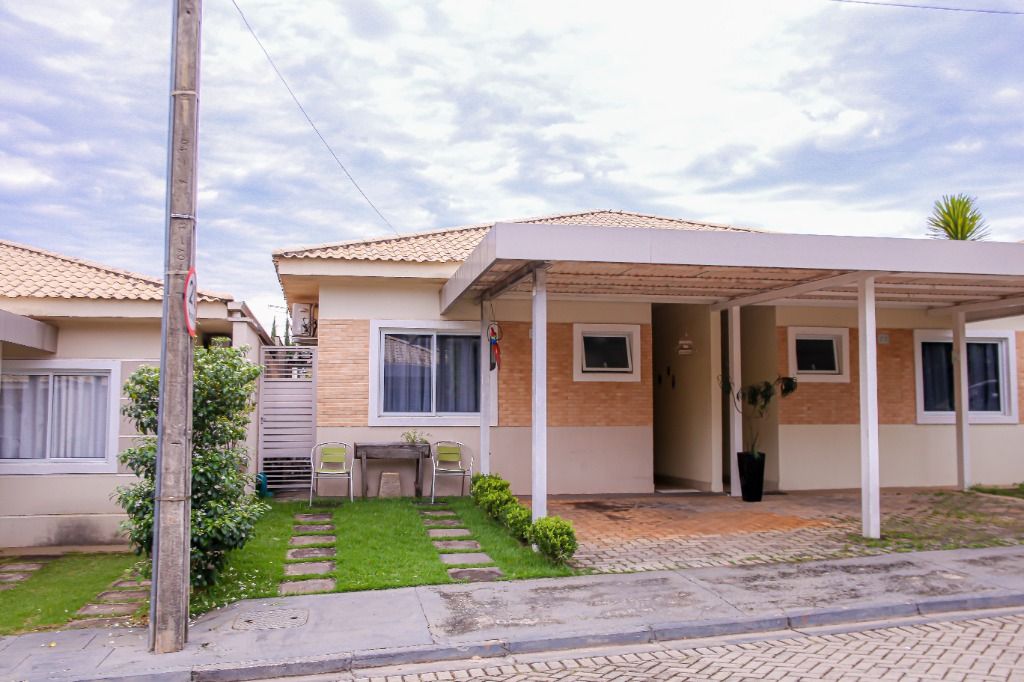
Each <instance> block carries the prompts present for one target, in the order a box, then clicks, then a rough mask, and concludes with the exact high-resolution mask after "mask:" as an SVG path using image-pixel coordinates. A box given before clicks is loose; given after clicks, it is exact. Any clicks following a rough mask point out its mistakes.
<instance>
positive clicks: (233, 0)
mask: <svg viewBox="0 0 1024 682" xmlns="http://www.w3.org/2000/svg"><path fill="white" fill-rule="evenodd" d="M231 4H232V5H234V6H235V9H236V10H238V16H240V17H242V23H244V24H245V27H246V28H247V29H249V33H250V34H252V37H253V40H255V41H256V44H257V45H259V46H260V49H261V50H263V54H264V56H266V58H267V61H268V62H270V67H271V68H272V69H274V73H276V74H277V77H278V78H279V79H280V80H281V83H282V84H283V85H284V87H285V90H287V91H288V94H289V95H291V96H292V100H293V101H294V102H295V106H297V107H298V108H299V111H301V112H302V115H303V116H305V117H306V121H307V122H308V123H309V125H310V127H311V128H312V129H313V132H314V133H316V136H317V137H319V138H320V141H321V142H323V143H324V147H326V148H327V151H328V152H330V154H331V156H333V157H334V161H335V162H336V163H337V164H338V168H340V169H341V170H342V171H344V173H345V175H346V176H348V179H349V181H350V182H351V183H352V186H353V187H355V188H356V190H358V191H359V193H360V194H361V195H362V196H363V199H365V200H366V203H368V204H369V205H370V208H372V209H373V210H374V212H375V213H376V214H377V215H378V216H380V219H381V220H383V221H384V224H385V225H387V226H388V227H390V228H391V231H392V232H394V233H395V234H399V232H398V230H396V229H395V226H394V225H392V224H391V221H389V220H388V219H387V218H385V217H384V214H383V213H381V212H380V209H379V208H377V206H376V204H374V203H373V202H372V201H370V197H368V196H366V192H364V191H363V188H362V187H360V186H359V183H358V182H356V179H355V178H354V177H352V174H351V173H349V172H348V168H345V164H343V163H342V162H341V159H340V158H338V155H337V154H335V153H334V150H333V149H332V148H331V145H330V144H329V143H328V142H327V140H326V139H325V138H324V136H323V134H322V133H321V132H320V129H319V128H317V127H316V123H313V119H312V118H310V116H309V114H308V113H306V108H305V107H304V106H302V102H300V101H299V98H298V97H296V96H295V92H294V91H293V90H292V88H291V86H290V85H288V81H287V80H285V77H284V74H282V73H281V70H280V69H278V68H277V64H275V63H274V58H273V57H271V56H270V52H269V51H267V48H266V47H265V46H264V45H263V41H261V40H260V38H259V36H257V35H256V31H254V30H253V28H252V25H251V24H250V23H249V20H248V19H246V17H245V12H243V11H242V8H241V7H239V6H238V2H236V0H231Z"/></svg>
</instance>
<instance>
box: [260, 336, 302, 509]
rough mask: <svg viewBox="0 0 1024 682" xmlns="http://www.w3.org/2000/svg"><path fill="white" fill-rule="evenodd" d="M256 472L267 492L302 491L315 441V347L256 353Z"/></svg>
mask: <svg viewBox="0 0 1024 682" xmlns="http://www.w3.org/2000/svg"><path fill="white" fill-rule="evenodd" d="M260 364H262V365H263V375H262V377H261V378H260V471H263V472H264V473H265V474H266V476H267V487H269V488H270V489H271V490H288V489H308V488H309V479H310V466H309V452H310V450H312V448H313V445H314V444H315V443H316V440H315V439H316V348H312V347H309V346H266V347H264V348H263V349H262V351H261V352H260Z"/></svg>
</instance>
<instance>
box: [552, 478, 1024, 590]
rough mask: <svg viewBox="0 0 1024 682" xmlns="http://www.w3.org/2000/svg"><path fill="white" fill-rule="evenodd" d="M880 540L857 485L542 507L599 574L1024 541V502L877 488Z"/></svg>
mask: <svg viewBox="0 0 1024 682" xmlns="http://www.w3.org/2000/svg"><path fill="white" fill-rule="evenodd" d="M881 506H882V522H883V527H882V530H883V534H886V535H888V536H889V537H891V538H895V539H893V540H890V541H888V542H886V543H865V542H863V541H861V540H859V539H858V537H859V535H860V532H861V522H860V495H859V493H857V492H853V491H834V492H819V491H815V492H807V493H801V492H796V493H787V494H785V495H766V496H765V498H764V500H763V501H762V502H759V503H755V504H752V503H745V502H743V501H741V500H739V499H738V498H733V497H728V496H725V495H693V494H690V495H666V494H655V495H637V496H628V497H578V498H555V499H553V500H551V501H549V503H548V510H549V511H550V513H552V514H557V515H558V516H562V517H564V518H567V519H569V520H571V521H572V522H573V525H574V527H575V528H576V533H577V536H578V539H579V543H580V547H579V550H578V551H577V553H576V556H575V558H574V563H575V564H576V565H577V566H579V567H580V568H586V569H590V570H594V571H599V572H602V573H619V572H634V571H656V570H665V569H679V568H701V567H706V566H736V565H739V566H742V565H754V564H769V563H779V562H791V561H807V560H816V559H835V558H842V557H851V556H873V555H877V554H884V553H887V552H891V551H893V550H894V549H904V550H906V549H926V550H927V549H947V548H952V547H971V546H979V545H981V546H983V545H991V544H995V543H1005V544H1019V543H1022V542H1024V501H1021V500H1017V499H1011V498H999V497H994V496H990V495H977V494H966V495H965V494H963V493H955V492H936V491H934V490H930V491H914V490H902V491H897V490H888V491H883V493H882V500H881Z"/></svg>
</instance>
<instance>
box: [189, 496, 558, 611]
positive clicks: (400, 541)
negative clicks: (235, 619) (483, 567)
mask: <svg viewBox="0 0 1024 682" xmlns="http://www.w3.org/2000/svg"><path fill="white" fill-rule="evenodd" d="M446 506H447V507H449V508H451V509H452V510H453V511H455V512H456V513H457V514H458V515H459V517H460V518H461V519H462V521H463V522H464V523H465V525H466V528H468V529H469V530H470V532H471V533H472V539H475V540H477V541H478V542H479V543H480V545H481V547H482V549H483V551H484V552H486V553H487V554H489V555H490V556H491V558H492V559H494V561H495V563H496V564H497V565H498V566H499V567H500V568H501V570H502V571H503V572H504V573H505V575H506V576H507V577H508V578H510V579H521V578H542V577H552V576H564V575H572V574H573V573H574V571H573V570H572V569H570V568H568V567H565V566H556V565H553V564H552V563H551V562H549V561H548V560H547V559H545V558H544V557H542V556H540V555H538V554H535V553H534V552H533V551H532V550H531V549H530V548H529V547H526V546H524V545H522V544H521V543H519V542H518V541H516V540H515V539H514V538H513V537H512V536H510V535H509V534H508V531H506V530H505V528H504V527H502V526H500V525H499V524H497V523H495V522H494V521H493V520H491V519H490V518H488V517H487V516H486V515H485V514H484V513H483V512H482V511H481V510H480V509H479V508H477V507H476V505H475V504H473V501H472V500H471V499H469V498H450V499H448V500H443V501H442V500H439V502H438V504H437V505H436V507H435V508H444V507H446ZM421 508H424V507H420V506H417V505H416V504H414V501H413V500H411V499H408V498H403V499H387V500H380V499H369V500H356V501H355V502H354V503H350V502H348V500H340V499H319V500H317V501H316V505H315V506H314V507H313V508H312V509H310V508H309V506H308V505H307V504H305V503H303V502H280V501H274V502H273V503H272V504H271V511H270V512H269V513H267V514H266V515H265V516H264V517H263V518H262V519H260V521H259V523H258V525H257V529H256V535H255V537H254V538H253V539H252V540H251V541H250V542H249V543H248V544H247V545H246V546H245V547H243V548H242V549H240V550H237V551H234V552H232V553H231V556H230V558H229V560H228V564H227V566H226V567H225V570H224V573H223V574H222V576H221V580H220V581H219V582H218V584H217V585H215V586H213V587H212V588H209V589H206V590H196V591H195V592H194V593H193V595H192V602H191V610H192V613H193V614H199V613H204V612H206V611H209V610H211V609H213V608H216V607H218V606H223V605H224V604H229V603H231V602H233V601H238V600H239V599H250V598H258V597H273V596H277V593H278V585H279V584H280V582H281V580H282V579H283V578H284V564H285V553H286V552H287V551H288V549H290V547H289V545H288V539H289V537H290V536H291V533H292V526H293V525H294V524H295V523H296V522H295V521H294V519H293V517H294V515H295V514H304V513H330V514H332V515H333V516H334V526H335V528H336V537H337V542H336V544H335V548H336V552H337V556H336V557H335V571H334V574H333V577H334V579H335V581H336V588H335V591H337V592H351V591H354V590H377V589H387V588H394V587H409V586H412V585H437V584H444V583H451V582H453V581H452V580H451V579H450V578H449V577H448V574H447V571H446V569H447V568H450V567H449V566H445V565H444V564H442V563H441V560H440V559H439V558H438V551H437V550H436V549H435V548H434V546H433V544H432V543H431V541H430V538H429V537H428V536H427V531H426V528H425V527H424V525H423V519H422V517H421V516H420V513H419V510H420V509H421ZM426 508H430V507H426ZM306 534H308V535H316V534H318V533H306ZM323 534H324V535H330V533H329V532H328V533H323ZM308 561H318V559H309V560H308ZM320 561H322V559H320ZM317 577H319V576H303V577H296V578H293V579H315V578H317Z"/></svg>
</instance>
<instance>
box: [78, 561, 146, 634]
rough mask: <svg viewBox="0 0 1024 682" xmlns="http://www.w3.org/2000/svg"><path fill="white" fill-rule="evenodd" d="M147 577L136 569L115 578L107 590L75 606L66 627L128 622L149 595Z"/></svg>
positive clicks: (111, 625)
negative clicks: (142, 575) (83, 603)
mask: <svg viewBox="0 0 1024 682" xmlns="http://www.w3.org/2000/svg"><path fill="white" fill-rule="evenodd" d="M149 586H150V581H148V580H145V579H143V578H142V577H141V576H140V575H138V574H137V573H131V574H129V575H127V576H124V577H122V578H120V579H119V580H115V581H114V582H113V584H111V586H110V587H109V588H107V590H106V591H104V592H100V593H99V594H98V595H96V596H95V597H93V599H92V601H91V602H89V603H88V604H86V605H85V606H83V607H82V608H80V609H78V611H77V612H76V613H75V617H74V619H73V620H72V621H71V622H70V623H68V625H67V627H69V628H89V627H118V626H121V625H127V624H128V623H129V622H130V620H131V619H130V616H131V615H132V614H134V613H135V612H136V611H138V610H139V607H140V606H142V605H143V604H144V603H145V602H146V600H147V599H149Z"/></svg>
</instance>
